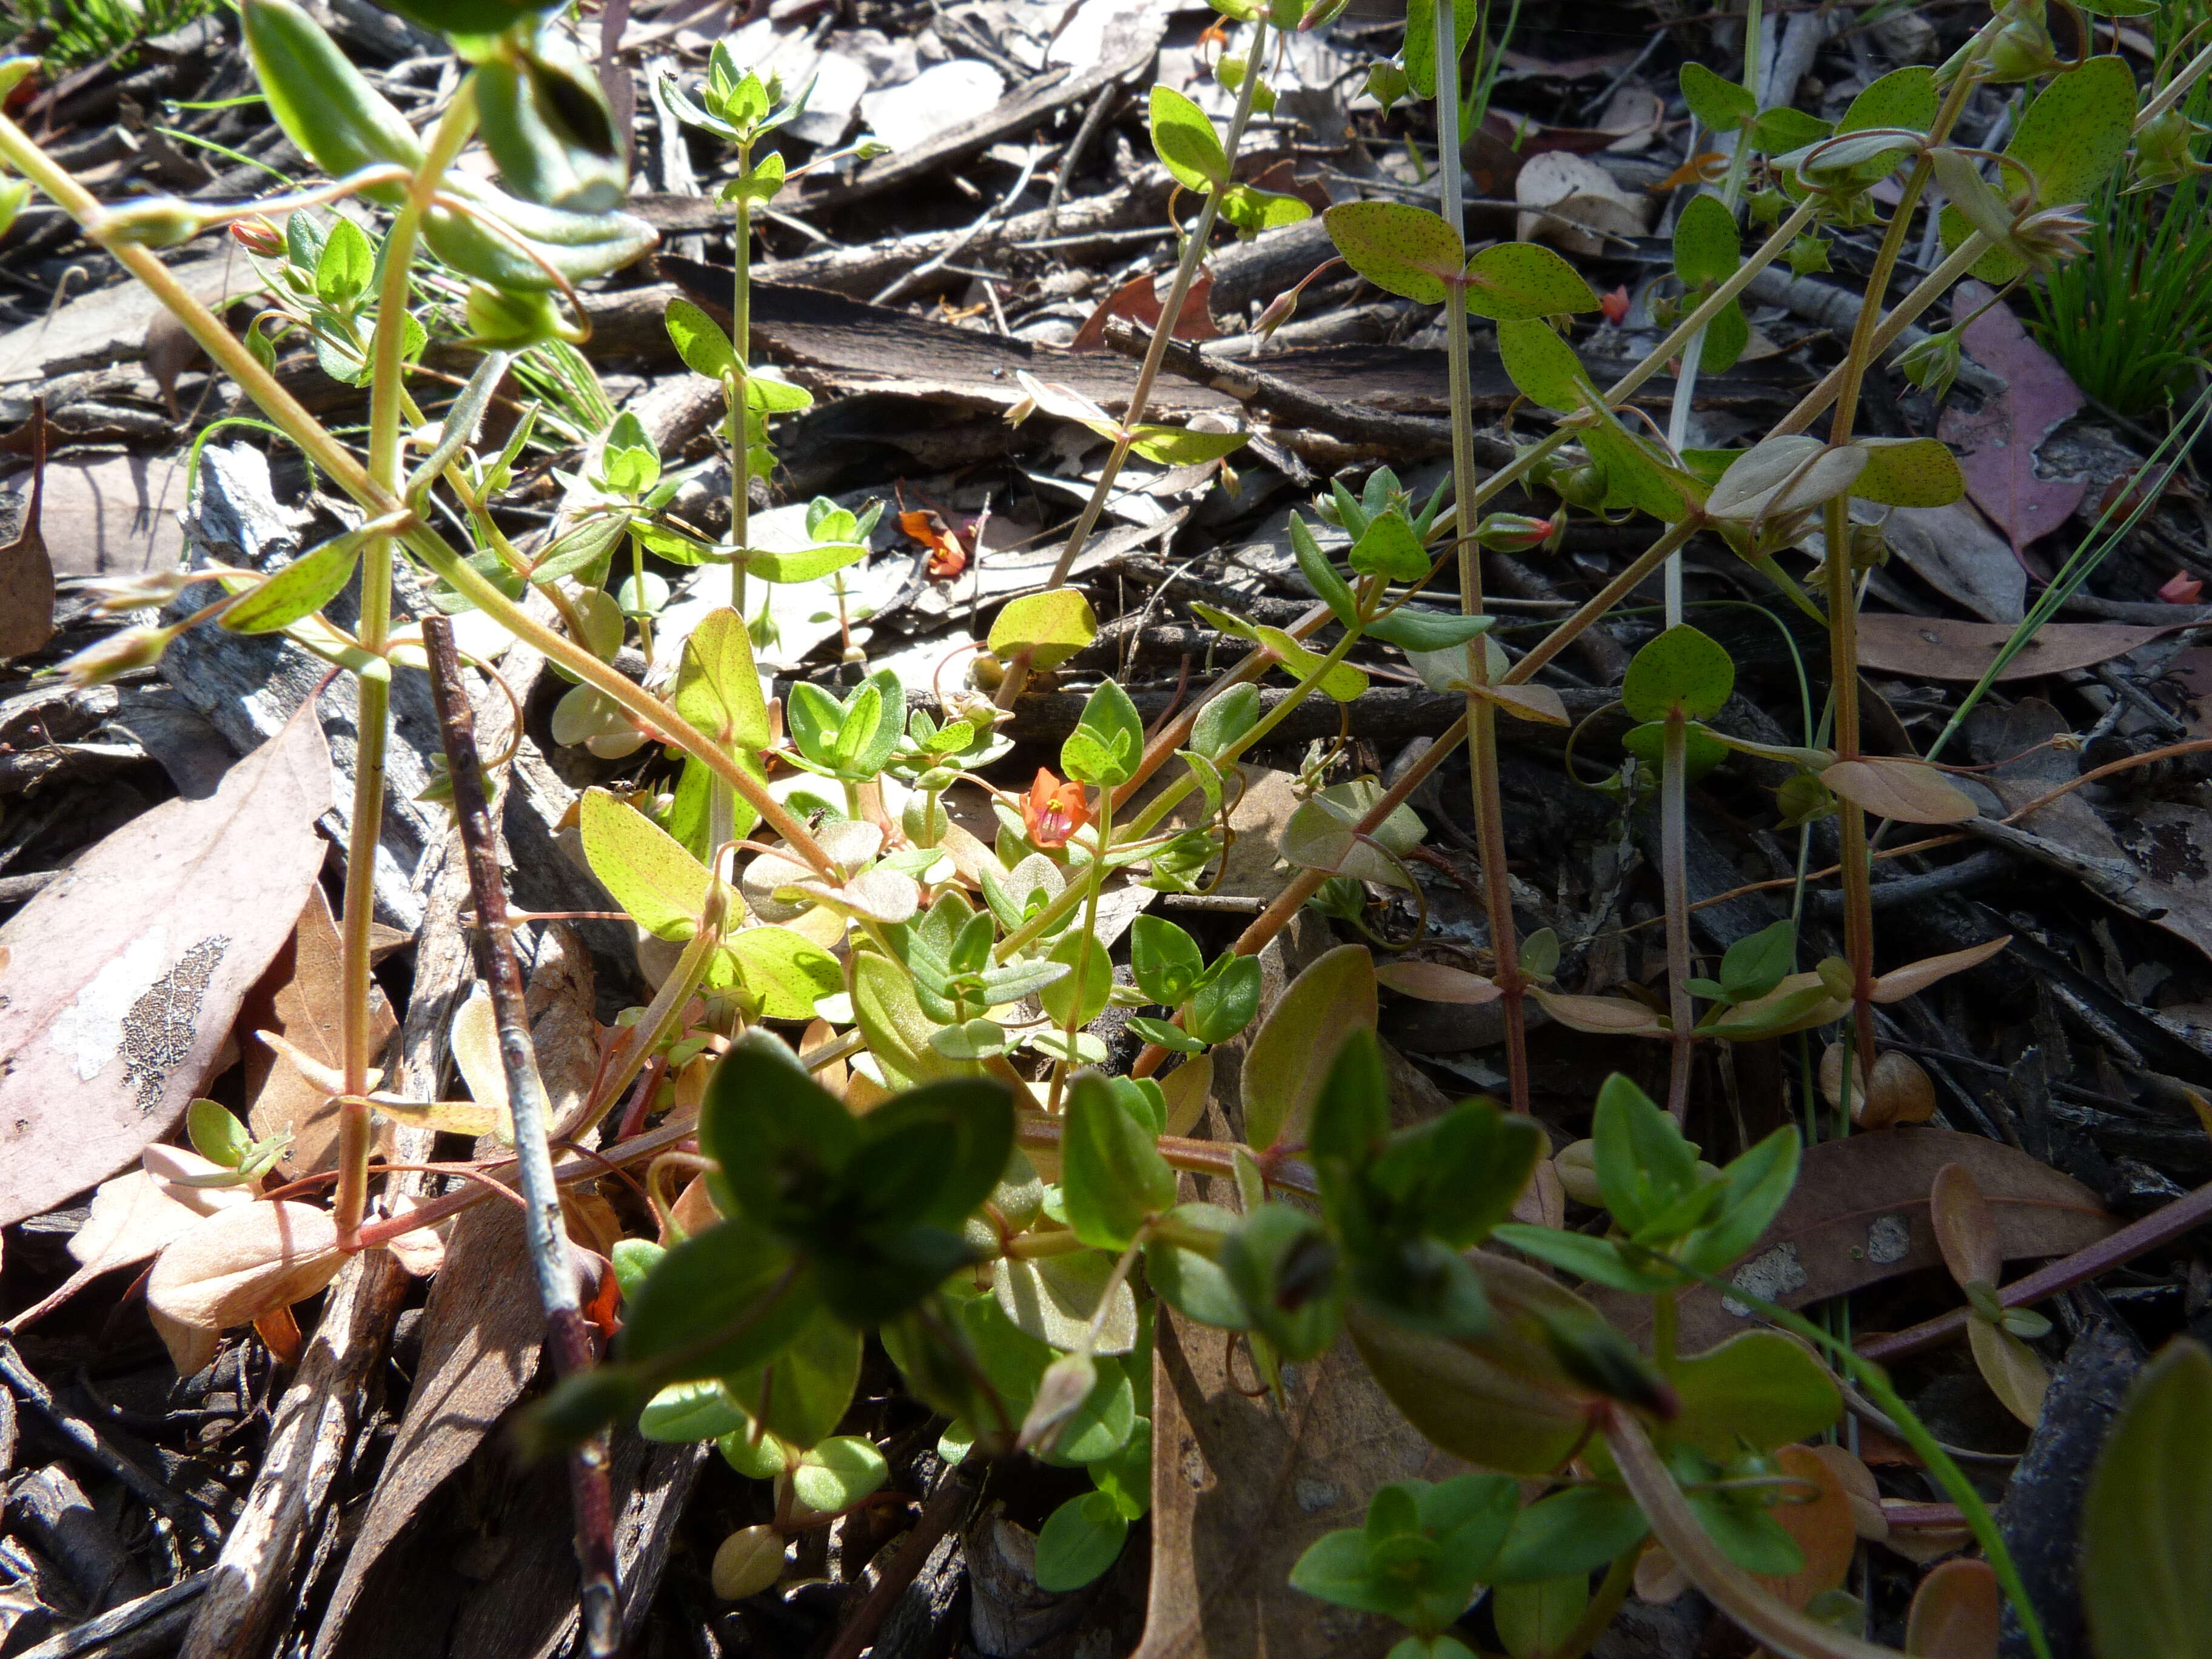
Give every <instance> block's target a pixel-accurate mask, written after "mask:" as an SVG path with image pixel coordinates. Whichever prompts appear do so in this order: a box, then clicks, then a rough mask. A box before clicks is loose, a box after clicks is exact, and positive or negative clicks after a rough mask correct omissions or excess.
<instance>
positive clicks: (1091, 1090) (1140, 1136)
mask: <svg viewBox="0 0 2212 1659" xmlns="http://www.w3.org/2000/svg"><path fill="white" fill-rule="evenodd" d="M1152 1140H1153V1133H1152V1129H1151V1128H1150V1127H1148V1126H1146V1125H1145V1124H1143V1123H1140V1122H1139V1121H1137V1119H1136V1118H1135V1117H1134V1116H1133V1115H1131V1114H1130V1112H1129V1111H1128V1109H1127V1108H1126V1107H1124V1106H1123V1105H1122V1104H1121V1101H1120V1100H1119V1099H1118V1098H1117V1097H1116V1096H1115V1091H1114V1090H1113V1089H1112V1088H1111V1087H1110V1086H1109V1085H1108V1083H1107V1081H1106V1079H1103V1078H1102V1077H1099V1076H1097V1075H1096V1074H1095V1073H1086V1074H1085V1075H1084V1076H1082V1077H1079V1078H1078V1079H1076V1081H1075V1086H1074V1087H1073V1089H1071V1090H1070V1091H1068V1099H1067V1111H1066V1117H1065V1119H1064V1121H1063V1127H1061V1130H1060V1190H1061V1193H1062V1194H1063V1197H1064V1200H1065V1202H1066V1206H1067V1223H1068V1225H1069V1226H1070V1227H1071V1228H1072V1229H1073V1231H1074V1233H1075V1236H1076V1237H1078V1238H1079V1239H1081V1240H1082V1241H1083V1242H1084V1243H1085V1244H1088V1245H1090V1246H1091V1248H1092V1249H1101V1250H1116V1251H1118V1250H1123V1249H1127V1248H1128V1246H1129V1244H1130V1243H1131V1242H1132V1241H1133V1240H1134V1239H1135V1237H1137V1232H1138V1230H1139V1228H1140V1227H1142V1226H1143V1225H1144V1224H1145V1222H1146V1220H1147V1219H1149V1218H1151V1217H1152V1216H1155V1215H1158V1214H1161V1213H1163V1212H1165V1211H1166V1210H1168V1209H1170V1208H1171V1207H1172V1206H1174V1204H1175V1188H1176V1177H1175V1171H1174V1170H1171V1169H1170V1168H1169V1167H1168V1164H1167V1161H1166V1160H1165V1159H1164V1158H1162V1157H1161V1156H1160V1155H1159V1152H1158V1148H1157V1147H1155V1146H1153V1144H1152Z"/></svg>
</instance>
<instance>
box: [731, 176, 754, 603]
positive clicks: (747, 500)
mask: <svg viewBox="0 0 2212 1659" xmlns="http://www.w3.org/2000/svg"><path fill="white" fill-rule="evenodd" d="M751 170H752V147H751V146H750V145H744V146H742V147H740V149H738V171H739V173H740V175H741V176H742V175H743V174H744V173H750V172H751ZM735 246H736V252H737V272H736V275H735V276H733V277H732V281H731V287H730V345H731V347H732V349H734V350H735V351H736V352H737V354H738V375H737V389H736V397H735V400H734V401H733V402H732V404H731V405H730V546H731V549H732V554H733V556H732V559H731V562H730V603H731V605H733V606H734V607H735V608H736V610H737V613H738V620H739V621H740V622H742V621H744V615H745V553H746V550H747V547H746V544H747V543H748V542H749V541H750V539H751V536H752V507H753V498H752V457H751V455H750V453H748V451H747V449H746V446H745V416H746V413H747V410H748V406H749V404H750V393H749V392H747V391H746V388H745V381H746V380H747V379H748V378H750V375H751V374H752V333H753V204H752V200H751V198H750V197H739V198H738V223H737V229H736V232H735Z"/></svg>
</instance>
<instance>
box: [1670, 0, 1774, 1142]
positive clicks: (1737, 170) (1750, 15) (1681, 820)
mask: <svg viewBox="0 0 2212 1659" xmlns="http://www.w3.org/2000/svg"><path fill="white" fill-rule="evenodd" d="M1760 9H1761V0H1750V9H1749V10H1748V11H1747V13H1746V14H1745V18H1744V35H1743V40H1744V46H1743V85H1744V89H1745V90H1746V91H1747V92H1748V93H1750V94H1751V95H1752V98H1753V101H1754V102H1756V100H1758V97H1759V22H1760V18H1759V12H1760ZM1749 141H1750V134H1749V132H1747V131H1746V132H1742V133H1739V134H1738V136H1737V140H1736V146H1735V154H1734V155H1730V156H1729V167H1728V177H1727V179H1726V180H1725V181H1724V182H1723V184H1722V185H1721V198H1720V199H1721V205H1722V206H1723V207H1724V208H1726V209H1727V210H1728V212H1729V218H1730V219H1731V220H1733V219H1734V218H1735V211H1736V208H1737V205H1738V204H1740V203H1741V200H1742V198H1743V175H1744V167H1745V164H1746V162H1747V161H1748V160H1749V158H1750V155H1751V144H1750V142H1749ZM1690 148H1691V150H1692V153H1694V152H1695V151H1696V149H1697V143H1696V140H1695V137H1694V135H1693V136H1692V141H1691V145H1690ZM1710 326H1711V325H1708V324H1700V325H1699V327H1698V328H1697V330H1696V331H1694V332H1693V333H1692V334H1691V336H1690V337H1689V338H1688V339H1687V340H1686V341H1685V342H1684V343H1683V345H1682V357H1681V367H1680V368H1679V369H1677V370H1676V371H1675V375H1674V398H1673V399H1672V401H1671V403H1670V404H1669V406H1668V410H1667V447H1668V449H1669V450H1671V451H1672V452H1674V453H1675V454H1677V455H1680V453H1682V449H1683V447H1684V446H1685V445H1686V444H1687V443H1688V442H1689V441H1690V412H1691V409H1692V405H1693V404H1694V403H1695V402H1696V399H1697V395H1698V374H1699V369H1700V368H1701V367H1702V366H1703V360H1704V357H1705V336H1706V334H1707V332H1708V331H1709V328H1710ZM1662 580H1663V582H1664V594H1663V598H1664V603H1665V605H1666V615H1667V626H1668V627H1669V628H1679V627H1680V626H1681V624H1682V556H1681V555H1680V553H1675V554H1673V555H1671V556H1669V557H1668V560H1667V563H1666V566H1665V572H1664V575H1663V578H1662ZM1688 752H1689V751H1688V745H1687V737H1686V732H1684V731H1683V730H1682V729H1681V720H1680V717H1679V716H1677V717H1670V718H1669V719H1668V722H1667V731H1666V743H1665V746H1664V748H1663V749H1662V751H1661V754H1660V775H1659V842H1660V862H1661V864H1662V866H1663V867H1662V871H1661V878H1662V881H1663V882H1664V883H1665V884H1666V888H1667V1005H1668V1018H1669V1020H1670V1022H1671V1024H1672V1027H1673V1030H1672V1031H1671V1033H1670V1046H1671V1048H1672V1051H1673V1052H1672V1054H1671V1056H1670V1063H1669V1065H1668V1079H1667V1109H1668V1112H1669V1113H1671V1114H1672V1115H1673V1116H1674V1121H1676V1122H1677V1123H1680V1122H1681V1121H1683V1120H1684V1119H1685V1118H1686V1116H1687V1115H1688V1114H1689V1109H1690V1063H1691V1060H1692V1048H1691V1044H1692V1042H1694V1041H1695V1038H1694V1036H1693V1033H1692V1024H1691V1021H1692V1011H1691V1004H1690V987H1689V978H1690V908H1689V881H1688V876H1687V871H1686V866H1685V860H1686V857H1687V848H1688V842H1689V820H1688V813H1689V789H1688V787H1687V782H1688V781H1687V779H1686V776H1685V775H1684V769H1685V767H1686V764H1687V762H1688Z"/></svg>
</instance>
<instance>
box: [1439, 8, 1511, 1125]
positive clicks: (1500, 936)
mask: <svg viewBox="0 0 2212 1659" xmlns="http://www.w3.org/2000/svg"><path fill="white" fill-rule="evenodd" d="M1468 3H1469V4H1474V3H1475V0H1468ZM1453 6H1454V0H1437V19H1436V36H1437V184H1438V185H1439V188H1440V190H1441V192H1442V204H1443V216H1444V222H1445V223H1446V224H1448V225H1449V226H1450V227H1451V228H1452V229H1453V230H1454V231H1455V232H1456V233H1458V234H1460V235H1461V236H1462V237H1463V236H1465V234H1467V209H1466V204H1465V202H1464V200H1463V197H1462V164H1461V161H1460V131H1459V119H1460V66H1459V29H1458V25H1457V22H1456V21H1455V17H1454V15H1453ZM1475 27H1476V32H1477V33H1480V30H1481V22H1480V13H1479V12H1478V14H1477V22H1476V26H1475ZM1444 337H1445V348H1444V349H1445V354H1446V360H1447V362H1448V363H1449V368H1450V374H1451V428H1452V500H1453V501H1454V502H1455V503H1456V505H1455V508H1454V516H1455V526H1456V529H1457V533H1458V538H1459V608H1460V611H1461V612H1462V614H1463V615H1466V616H1469V617H1480V616H1481V615H1482V614H1483V609H1482V550H1481V548H1480V546H1479V545H1478V544H1476V542H1475V539H1474V523H1475V502H1476V497H1477V492H1478V490H1479V489H1480V483H1479V481H1478V480H1477V478H1476V477H1475V467H1474V388H1473V386H1472V384H1471V383H1470V381H1469V379H1468V368H1469V365H1468V337H1467V293H1466V289H1465V287H1464V279H1462V282H1460V283H1446V284H1445V285H1444ZM1488 650H1489V647H1488V643H1487V641H1485V642H1484V644H1482V645H1481V646H1480V647H1476V648H1474V650H1471V651H1470V652H1469V653H1468V661H1469V662H1470V663H1471V664H1473V663H1477V662H1480V661H1481V660H1483V659H1486V657H1487V655H1488ZM1475 671H1476V672H1478V673H1482V674H1483V676H1484V678H1488V676H1487V673H1486V671H1484V670H1482V669H1480V668H1477V669H1476V670H1475ZM1467 728H1468V761H1469V763H1470V764H1469V767H1468V772H1469V778H1470V785H1469V787H1471V789H1472V790H1473V792H1474V821H1475V829H1476V836H1477V839H1478V841H1479V842H1480V846H1481V848H1482V885H1483V908H1484V910H1485V911H1486V914H1487V915H1488V917H1489V921H1490V945H1491V953H1492V956H1493V957H1494V958H1495V959H1496V968H1495V969H1494V971H1493V973H1492V978H1493V979H1494V981H1496V983H1497V986H1498V990H1499V992H1500V993H1501V994H1502V1000H1503V1004H1504V1013H1505V1068H1506V1073H1507V1075H1508V1078H1509V1079H1510V1084H1509V1088H1510V1096H1511V1099H1512V1105H1513V1109H1514V1110H1515V1111H1516V1112H1525V1111H1527V1110H1528V1105H1529V1099H1528V1020H1527V1016H1526V1014H1525V1013H1524V1012H1523V1006H1522V1005H1523V999H1524V997H1525V994H1526V991H1527V982H1526V981H1524V980H1523V979H1522V974H1521V942H1520V937H1519V934H1518V933H1517V932H1516V929H1515V927H1514V922H1513V883H1512V877H1511V875H1510V872H1508V870H1507V869H1506V865H1505V802H1504V797H1503V796H1502V794H1501V793H1500V792H1499V790H1498V710H1497V708H1496V707H1495V706H1494V705H1493V704H1492V703H1491V702H1489V701H1488V700H1487V699H1486V698H1484V697H1481V696H1477V695H1476V694H1475V693H1474V692H1472V691H1470V692H1468V698H1467Z"/></svg>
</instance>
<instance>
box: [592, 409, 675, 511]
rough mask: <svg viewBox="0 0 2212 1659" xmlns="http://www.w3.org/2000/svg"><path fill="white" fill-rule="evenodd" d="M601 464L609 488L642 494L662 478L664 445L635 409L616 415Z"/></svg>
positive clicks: (625, 492) (624, 493) (622, 492)
mask: <svg viewBox="0 0 2212 1659" xmlns="http://www.w3.org/2000/svg"><path fill="white" fill-rule="evenodd" d="M600 468H601V470H602V471H603V472H604V473H605V477H606V483H607V488H608V489H612V490H615V491H617V492H618V493H620V494H622V495H643V494H645V492H646V491H647V490H648V489H652V488H653V485H655V484H657V483H659V482H660V447H659V445H658V444H656V443H654V442H653V435H652V434H650V433H648V432H647V430H646V429H645V423H644V422H641V421H640V420H639V419H638V418H637V416H636V415H635V413H633V412H632V411H631V410H627V409H625V410H623V412H622V413H621V414H619V415H617V416H615V423H614V425H613V427H612V428H611V429H610V430H609V431H608V433H607V441H606V447H605V450H604V451H603V452H602V453H601V455H600Z"/></svg>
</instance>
